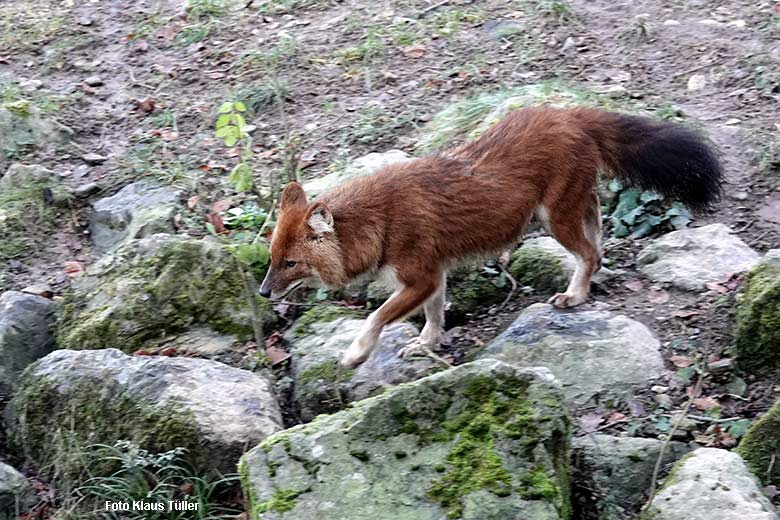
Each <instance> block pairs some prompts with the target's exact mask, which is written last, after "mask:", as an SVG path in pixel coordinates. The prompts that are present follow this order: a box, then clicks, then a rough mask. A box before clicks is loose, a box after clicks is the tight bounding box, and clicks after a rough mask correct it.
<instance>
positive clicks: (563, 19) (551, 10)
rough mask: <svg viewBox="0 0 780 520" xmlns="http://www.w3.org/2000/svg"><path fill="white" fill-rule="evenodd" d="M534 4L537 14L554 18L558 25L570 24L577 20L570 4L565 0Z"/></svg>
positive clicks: (542, 1)
mask: <svg viewBox="0 0 780 520" xmlns="http://www.w3.org/2000/svg"><path fill="white" fill-rule="evenodd" d="M535 3H536V10H537V12H539V13H541V14H543V15H546V16H549V17H552V18H555V20H556V21H557V22H558V23H559V24H564V23H570V22H574V21H576V20H577V15H576V14H575V12H574V9H572V7H571V4H570V3H569V2H567V1H566V0H541V1H540V2H535Z"/></svg>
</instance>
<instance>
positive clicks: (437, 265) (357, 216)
mask: <svg viewBox="0 0 780 520" xmlns="http://www.w3.org/2000/svg"><path fill="white" fill-rule="evenodd" d="M614 116H615V115H614V114H610V113H607V112H602V111H599V110H595V109H588V108H577V109H569V110H562V109H553V108H532V109H524V110H520V111H516V112H514V113H512V114H511V115H509V116H508V117H507V118H506V119H504V120H503V121H501V122H499V123H498V124H496V125H495V126H494V127H492V128H491V129H489V130H488V131H486V132H485V133H484V134H483V135H482V136H481V137H479V138H478V139H476V140H475V141H473V142H470V143H467V144H465V145H463V146H460V147H458V148H455V149H452V150H450V151H447V152H444V153H441V154H437V155H433V156H430V157H424V158H421V159H415V160H412V161H409V162H405V163H399V164H393V165H390V166H386V167H384V168H382V169H381V170H379V171H377V172H376V173H375V174H373V175H370V176H365V177H360V178H357V179H354V180H351V181H349V182H347V183H345V184H344V185H342V186H339V187H337V188H335V189H333V190H331V191H329V192H327V193H325V194H323V195H321V196H320V197H319V198H318V199H317V200H316V201H315V202H313V203H308V202H307V201H306V196H305V194H304V193H303V190H302V188H301V187H300V186H299V185H297V184H291V185H289V186H287V188H286V189H285V191H284V193H283V197H282V204H281V211H280V216H279V222H278V224H277V227H276V230H275V232H274V236H273V239H272V246H271V258H272V260H271V269H270V271H269V275H268V277H267V278H266V281H265V282H264V284H263V287H264V289H263V291H264V293H265V294H268V293H269V292H273V293H274V294H275V295H283V294H284V293H285V291H286V290H287V289H288V288H289V287H291V284H294V282H295V280H299V279H303V278H305V279H315V278H319V279H321V280H322V281H323V282H324V283H325V284H326V285H327V286H330V287H340V286H343V285H344V284H345V283H347V282H348V281H350V280H352V279H353V278H355V277H357V276H358V275H361V274H363V273H366V272H369V273H375V272H377V271H379V270H380V269H382V268H385V269H386V268H390V269H392V271H393V272H394V273H395V275H396V277H397V279H398V281H399V282H400V288H399V290H398V291H397V292H396V294H394V295H393V296H392V297H391V298H390V299H389V300H388V301H387V302H386V303H385V304H384V305H382V306H381V307H380V308H379V310H378V311H377V312H376V313H375V314H374V315H372V317H371V318H370V319H369V320H368V323H367V325H366V328H365V329H364V331H363V332H362V333H361V336H360V337H358V339H356V340H355V344H353V347H351V348H350V351H349V352H348V353H347V356H346V357H345V361H344V364H345V365H349V366H354V365H355V364H359V363H360V362H362V361H363V360H364V359H365V357H367V355H368V353H370V351H371V349H372V348H373V346H374V344H375V343H376V340H377V338H378V336H379V332H381V329H382V327H383V326H384V325H386V324H388V323H390V322H393V321H395V320H398V319H401V318H403V317H404V316H406V315H408V314H410V313H411V312H413V311H415V310H416V309H417V308H419V307H420V306H421V305H422V304H423V303H425V302H426V301H428V300H429V299H432V297H433V296H435V295H436V294H437V292H438V291H440V290H443V286H442V273H446V271H447V270H448V269H449V268H451V267H453V266H454V265H457V264H458V263H461V262H463V261H464V260H470V259H474V258H479V257H485V256H490V255H495V254H498V253H500V252H501V251H503V250H506V249H507V248H508V247H510V246H512V245H513V244H515V243H516V242H517V241H518V239H519V238H520V237H521V236H522V234H523V232H524V231H525V229H526V226H527V225H528V222H529V220H530V219H531V218H532V216H533V215H534V213H535V212H536V214H537V216H538V217H540V220H542V222H543V224H544V225H545V227H546V228H547V229H548V230H549V232H550V233H551V234H552V235H553V236H554V237H555V238H556V239H557V240H558V241H559V242H560V243H561V244H562V245H563V246H564V247H565V248H566V249H568V250H569V251H570V252H572V253H573V254H575V256H576V257H578V259H579V263H580V265H581V267H580V269H579V271H580V272H579V274H578V273H575V276H574V279H573V280H572V285H570V287H569V290H567V292H566V293H563V294H559V295H556V297H554V298H553V299H552V300H551V301H552V302H553V303H554V304H555V305H556V306H559V307H567V306H572V305H577V304H579V303H582V301H584V299H585V298H586V297H587V292H588V286H589V283H590V277H591V275H592V274H593V273H594V272H595V271H596V270H597V269H598V267H599V263H600V258H601V257H600V246H599V240H600V225H601V222H600V211H599V203H598V198H597V196H596V194H595V187H596V181H597V175H598V172H599V171H606V170H610V169H614V168H615V167H616V161H617V159H616V156H617V154H618V152H619V149H618V148H619V136H617V135H616V133H615V132H616V130H615V129H614V125H613V123H614V120H613V118H614ZM313 213H315V214H317V215H318V220H317V222H318V223H319V224H318V225H317V226H316V227H318V228H319V229H320V231H319V232H317V231H315V230H314V229H313V228H312V226H311V225H310V222H309V218H310V217H311V215H312V214H313ZM328 222H331V223H332V228H329V227H328ZM286 261H295V262H297V263H296V265H295V266H294V267H285V262H286ZM432 307H433V306H432ZM430 310H431V316H434V317H433V318H432V317H431V316H429V312H428V311H429V308H428V305H426V317H427V319H428V321H429V322H431V321H432V320H433V321H436V319H435V314H436V312H438V309H434V308H431V309H430ZM429 325H430V326H431V328H430V329H428V326H426V329H428V331H427V332H426V329H424V330H423V336H426V337H425V338H423V340H425V341H426V342H436V341H438V338H439V336H440V333H441V331H440V330H438V329H440V328H441V323H429Z"/></svg>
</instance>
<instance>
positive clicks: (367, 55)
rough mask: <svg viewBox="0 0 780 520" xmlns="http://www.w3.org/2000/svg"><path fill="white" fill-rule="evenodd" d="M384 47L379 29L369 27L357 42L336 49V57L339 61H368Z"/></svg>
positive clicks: (381, 51) (376, 55) (379, 53)
mask: <svg viewBox="0 0 780 520" xmlns="http://www.w3.org/2000/svg"><path fill="white" fill-rule="evenodd" d="M384 49H385V41H384V39H383V38H382V35H381V33H380V31H378V30H377V29H369V30H368V32H367V33H366V36H365V38H364V39H363V41H362V42H360V43H359V44H357V45H355V46H352V47H347V48H346V49H341V50H340V51H338V58H339V61H340V62H341V63H344V64H346V63H349V62H354V61H363V62H370V61H371V60H373V59H374V58H376V57H378V56H380V55H381V54H382V53H383V52H384Z"/></svg>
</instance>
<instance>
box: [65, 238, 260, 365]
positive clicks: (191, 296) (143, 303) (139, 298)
mask: <svg viewBox="0 0 780 520" xmlns="http://www.w3.org/2000/svg"><path fill="white" fill-rule="evenodd" d="M258 305H259V308H260V318H261V320H262V321H263V323H265V324H269V323H273V321H274V319H275V318H274V313H273V311H272V310H271V308H270V305H269V303H268V301H267V300H265V299H260V298H258ZM195 324H198V325H208V326H209V327H210V328H211V329H213V330H215V331H217V332H220V333H224V334H232V335H234V336H236V337H237V338H239V339H247V338H249V337H250V336H251V334H252V310H251V306H250V303H249V300H248V295H247V292H246V288H245V286H244V280H243V278H242V275H241V273H240V271H239V270H238V267H237V265H236V263H235V261H234V259H233V257H232V256H231V254H230V252H228V251H227V249H226V248H225V247H223V246H222V245H221V244H219V243H218V242H217V241H214V240H211V239H205V240H196V239H193V238H189V237H184V236H172V235H152V236H149V237H145V238H143V239H140V240H132V241H129V242H128V243H126V244H125V245H123V246H122V247H120V248H119V249H118V250H117V251H116V252H115V253H113V254H111V255H107V256H105V257H103V258H102V259H101V260H100V261H98V262H97V263H96V264H94V265H93V266H91V267H90V268H89V269H88V270H87V273H86V275H84V276H82V277H80V278H77V279H76V280H75V281H74V283H73V285H72V286H71V287H70V288H69V289H68V291H67V292H66V293H65V297H64V301H63V304H62V306H61V307H60V313H59V316H58V324H57V341H58V344H59V345H60V347H62V348H69V349H98V348H106V347H115V348H120V349H122V350H124V351H125V352H131V351H134V350H136V349H138V348H141V347H142V346H143V345H144V343H145V342H146V341H148V340H151V339H156V338H160V337H163V336H165V335H168V334H172V333H177V332H181V331H184V330H186V329H187V328H188V327H190V326H192V325H195Z"/></svg>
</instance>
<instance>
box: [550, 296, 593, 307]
mask: <svg viewBox="0 0 780 520" xmlns="http://www.w3.org/2000/svg"><path fill="white" fill-rule="evenodd" d="M587 299H588V297H587V296H586V295H580V294H569V293H558V294H556V295H555V296H553V297H552V298H550V299H549V300H547V303H551V304H552V306H553V307H558V308H559V309H566V308H568V307H575V306H577V305H580V304H581V303H585V300H587Z"/></svg>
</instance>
